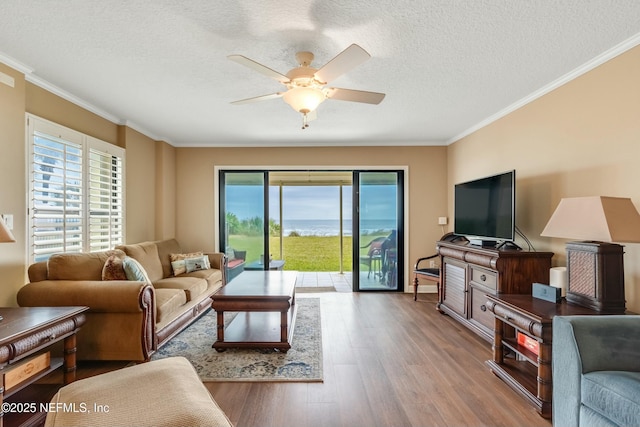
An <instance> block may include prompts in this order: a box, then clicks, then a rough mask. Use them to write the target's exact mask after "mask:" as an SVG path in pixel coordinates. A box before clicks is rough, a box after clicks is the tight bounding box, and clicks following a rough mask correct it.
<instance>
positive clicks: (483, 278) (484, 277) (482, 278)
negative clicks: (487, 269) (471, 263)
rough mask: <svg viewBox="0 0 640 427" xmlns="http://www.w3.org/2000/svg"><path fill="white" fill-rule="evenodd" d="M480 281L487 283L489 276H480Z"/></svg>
mask: <svg viewBox="0 0 640 427" xmlns="http://www.w3.org/2000/svg"><path fill="white" fill-rule="evenodd" d="M480 280H482V281H483V282H486V281H487V276H486V275H484V274H481V275H480Z"/></svg>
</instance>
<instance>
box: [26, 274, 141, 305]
mask: <svg viewBox="0 0 640 427" xmlns="http://www.w3.org/2000/svg"><path fill="white" fill-rule="evenodd" d="M152 295H153V287H152V286H151V285H150V284H148V283H145V282H135V281H129V280H110V281H90V280H43V281H40V282H31V283H28V284H26V285H25V286H23V287H22V288H21V289H20V290H19V291H18V295H17V300H18V304H19V305H20V306H23V307H38V306H88V307H89V308H90V311H92V312H111V313H134V312H141V311H146V310H147V309H146V308H145V307H144V305H145V304H148V301H149V300H150V301H153V297H152ZM145 301H147V302H145Z"/></svg>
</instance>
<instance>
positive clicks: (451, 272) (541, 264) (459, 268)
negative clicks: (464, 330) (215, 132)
mask: <svg viewBox="0 0 640 427" xmlns="http://www.w3.org/2000/svg"><path fill="white" fill-rule="evenodd" d="M436 247H437V251H438V255H439V256H440V265H441V269H442V270H441V277H442V280H441V281H442V283H441V285H440V292H439V296H438V305H437V308H438V310H440V311H441V312H442V313H446V314H448V315H449V316H451V317H452V318H454V319H455V320H457V321H459V322H460V323H462V324H463V325H464V326H466V327H468V328H469V329H471V330H472V331H473V332H475V333H476V334H478V335H479V336H481V337H482V338H484V339H485V340H487V341H489V342H493V337H494V326H495V325H494V319H493V315H492V314H491V312H489V311H488V310H487V306H486V302H487V298H486V295H498V294H528V295H531V285H532V284H533V283H534V282H539V283H549V269H550V268H551V257H553V252H530V251H524V250H518V249H511V248H505V249H496V248H486V247H482V246H475V245H471V244H469V242H467V241H465V242H461V243H456V242H449V241H443V240H441V241H439V242H438V243H437V245H436Z"/></svg>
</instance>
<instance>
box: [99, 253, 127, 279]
mask: <svg viewBox="0 0 640 427" xmlns="http://www.w3.org/2000/svg"><path fill="white" fill-rule="evenodd" d="M122 254H123V255H124V252H123V253H122ZM102 280H127V274H126V273H125V271H124V258H122V257H120V256H117V255H111V256H110V257H109V258H107V261H105V263H104V267H102Z"/></svg>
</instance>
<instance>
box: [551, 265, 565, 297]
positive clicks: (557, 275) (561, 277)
mask: <svg viewBox="0 0 640 427" xmlns="http://www.w3.org/2000/svg"><path fill="white" fill-rule="evenodd" d="M549 284H550V285H551V286H554V287H556V288H560V289H562V296H563V297H564V296H566V295H567V267H553V268H551V269H550V270H549Z"/></svg>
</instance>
